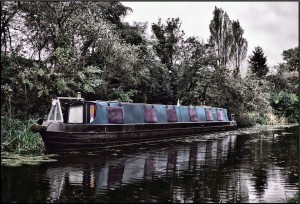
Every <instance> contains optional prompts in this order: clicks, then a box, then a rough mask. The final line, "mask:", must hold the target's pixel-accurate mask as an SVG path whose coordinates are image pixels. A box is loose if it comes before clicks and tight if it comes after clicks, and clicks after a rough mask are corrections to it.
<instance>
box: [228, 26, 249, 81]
mask: <svg viewBox="0 0 300 204" xmlns="http://www.w3.org/2000/svg"><path fill="white" fill-rule="evenodd" d="M232 34H233V46H232V52H233V53H234V56H233V58H234V61H235V70H234V76H235V77H237V76H239V75H240V66H241V62H242V61H243V60H244V59H245V57H246V54H247V49H248V41H247V40H246V39H245V38H243V34H244V29H242V27H241V26H240V23H239V21H238V20H237V21H233V22H232Z"/></svg>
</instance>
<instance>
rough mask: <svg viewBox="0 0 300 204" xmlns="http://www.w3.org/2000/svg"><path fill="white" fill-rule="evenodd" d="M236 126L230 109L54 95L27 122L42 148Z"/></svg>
mask: <svg viewBox="0 0 300 204" xmlns="http://www.w3.org/2000/svg"><path fill="white" fill-rule="evenodd" d="M236 128H237V124H236V121H235V119H234V114H231V115H228V114H227V110H226V109H224V108H215V107H210V106H181V105H179V104H177V105H162V104H143V103H125V102H118V101H100V100H97V101H86V100H85V99H84V98H82V97H81V93H80V92H79V93H78V95H77V97H56V98H54V99H52V105H51V109H50V112H49V114H48V118H47V119H39V120H38V121H37V124H35V125H33V126H32V127H31V130H32V131H35V132H39V133H40V135H41V137H42V139H43V141H44V144H45V147H46V151H50V152H52V151H58V150H60V151H94V150H101V148H103V147H109V146H120V145H125V144H129V143H142V142H147V143H148V142H152V141H157V140H164V139H172V138H177V137H185V136H188V135H197V134H201V133H208V132H219V131H228V130H234V129H236Z"/></svg>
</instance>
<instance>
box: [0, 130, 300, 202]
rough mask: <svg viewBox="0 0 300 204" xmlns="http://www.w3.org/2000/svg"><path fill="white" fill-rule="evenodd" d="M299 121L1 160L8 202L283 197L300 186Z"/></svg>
mask: <svg viewBox="0 0 300 204" xmlns="http://www.w3.org/2000/svg"><path fill="white" fill-rule="evenodd" d="M298 128H299V127H297V126H296V127H293V128H282V129H280V130H273V131H266V132H261V133H256V134H241V135H229V136H226V137H222V138H219V139H214V140H207V141H201V140H199V139H197V137H193V138H189V139H182V140H179V141H167V142H159V143H153V144H147V145H145V144H143V145H134V146H129V147H125V148H114V149H110V150H106V151H103V152H100V153H97V154H94V155H82V154H68V155H61V156H58V157H57V158H56V159H57V160H58V161H57V162H50V163H43V164H41V165H36V166H34V165H22V166H21V167H6V166H1V202H26V203H28V202H41V203H44V202H59V203H61V202H64V203H66V202H68V203H70V202H71V203H78V202H98V203H103V202H106V203H110V202H117V203H120V202H131V203H132V202H133V203H137V202H139V203H140V202H172V203H174V202H220V201H222V202H223V203H225V202H256V203H257V202H272V203H274V202H282V201H283V200H284V199H286V197H290V196H292V195H293V194H294V193H295V192H297V191H299V190H298V189H299V175H298V172H299V169H298V166H299V131H298Z"/></svg>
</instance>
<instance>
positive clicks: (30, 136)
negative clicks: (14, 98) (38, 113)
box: [1, 112, 44, 154]
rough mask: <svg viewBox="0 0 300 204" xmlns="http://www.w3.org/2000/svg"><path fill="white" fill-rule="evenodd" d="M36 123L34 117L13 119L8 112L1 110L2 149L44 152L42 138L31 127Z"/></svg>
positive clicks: (17, 151)
mask: <svg viewBox="0 0 300 204" xmlns="http://www.w3.org/2000/svg"><path fill="white" fill-rule="evenodd" d="M34 123H36V120H34V119H29V120H26V121H21V120H18V119H11V118H9V117H7V114H6V113H3V112H1V151H10V152H15V153H26V154H28V153H38V154H40V153H42V152H43V151H44V143H43V141H42V138H41V137H40V136H39V135H38V134H37V133H33V132H32V131H30V129H29V128H30V126H31V125H33V124H34Z"/></svg>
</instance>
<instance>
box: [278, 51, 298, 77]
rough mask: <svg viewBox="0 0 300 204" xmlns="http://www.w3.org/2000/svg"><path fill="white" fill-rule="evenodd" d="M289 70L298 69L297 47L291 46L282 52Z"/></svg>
mask: <svg viewBox="0 0 300 204" xmlns="http://www.w3.org/2000/svg"><path fill="white" fill-rule="evenodd" d="M282 56H283V59H284V60H285V61H286V64H287V66H288V70H289V71H299V48H298V47H295V48H291V49H288V50H284V51H283V52H282Z"/></svg>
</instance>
